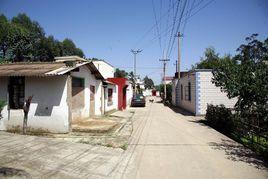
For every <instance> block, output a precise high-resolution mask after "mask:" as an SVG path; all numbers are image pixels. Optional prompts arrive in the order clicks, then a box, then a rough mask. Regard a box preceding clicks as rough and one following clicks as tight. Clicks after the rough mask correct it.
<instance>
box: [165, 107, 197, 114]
mask: <svg viewBox="0 0 268 179" xmlns="http://www.w3.org/2000/svg"><path fill="white" fill-rule="evenodd" d="M168 107H169V108H170V109H172V111H174V112H175V113H180V114H182V115H184V116H194V115H193V114H192V113H191V112H189V111H186V110H185V109H182V108H180V107H175V106H168Z"/></svg>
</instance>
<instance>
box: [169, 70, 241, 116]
mask: <svg viewBox="0 0 268 179" xmlns="http://www.w3.org/2000/svg"><path fill="white" fill-rule="evenodd" d="M212 77H213V74H212V70H210V69H202V70H198V69H197V70H194V71H189V72H187V73H185V72H183V73H181V77H180V80H178V79H174V80H173V82H172V85H173V86H172V103H173V105H175V106H179V107H181V108H183V109H185V110H187V111H189V112H191V113H193V114H194V115H205V114H206V109H207V105H208V104H213V105H220V104H223V105H225V106H226V107H227V108H233V107H234V105H235V103H236V101H237V100H236V99H235V98H234V99H229V98H228V97H227V94H226V93H224V92H222V91H221V90H220V88H219V87H216V86H215V85H214V84H213V83H212V81H211V80H212Z"/></svg>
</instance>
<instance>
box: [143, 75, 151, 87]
mask: <svg viewBox="0 0 268 179" xmlns="http://www.w3.org/2000/svg"><path fill="white" fill-rule="evenodd" d="M143 81H144V87H145V89H152V88H153V87H154V81H153V80H152V79H151V78H149V77H148V76H145V77H144V79H143Z"/></svg>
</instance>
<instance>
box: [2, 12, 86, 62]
mask: <svg viewBox="0 0 268 179" xmlns="http://www.w3.org/2000/svg"><path fill="white" fill-rule="evenodd" d="M68 55H78V56H80V57H84V53H83V51H82V50H81V49H80V48H77V47H76V46H75V44H74V43H73V41H72V40H71V39H65V40H64V41H63V42H60V41H58V40H56V39H54V37H53V36H48V37H46V36H45V32H44V30H43V28H42V27H41V26H40V25H39V23H38V22H36V21H33V20H31V19H30V18H29V17H28V16H27V15H26V14H23V13H22V14H18V15H17V16H15V17H13V18H12V19H11V20H8V19H7V18H6V17H5V16H4V15H0V61H1V62H2V61H5V60H6V59H9V60H10V59H11V60H13V61H25V60H28V61H52V60H54V57H55V56H68Z"/></svg>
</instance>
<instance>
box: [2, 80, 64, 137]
mask: <svg viewBox="0 0 268 179" xmlns="http://www.w3.org/2000/svg"><path fill="white" fill-rule="evenodd" d="M0 80H1V86H0V98H1V99H6V100H7V97H6V96H7V78H5V79H3V78H1V79H0ZM30 95H34V97H33V100H32V103H31V106H30V111H29V115H28V126H29V127H32V128H35V129H38V128H40V129H42V130H48V131H50V132H59V133H65V132H68V131H69V118H68V117H69V116H68V115H69V113H68V105H67V102H66V100H67V76H54V77H26V78H25V98H27V97H28V96H30ZM2 113H3V119H1V124H0V129H1V130H6V129H9V128H12V127H14V126H22V121H23V110H22V109H17V110H10V120H8V110H7V107H5V108H4V110H3V112H2Z"/></svg>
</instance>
